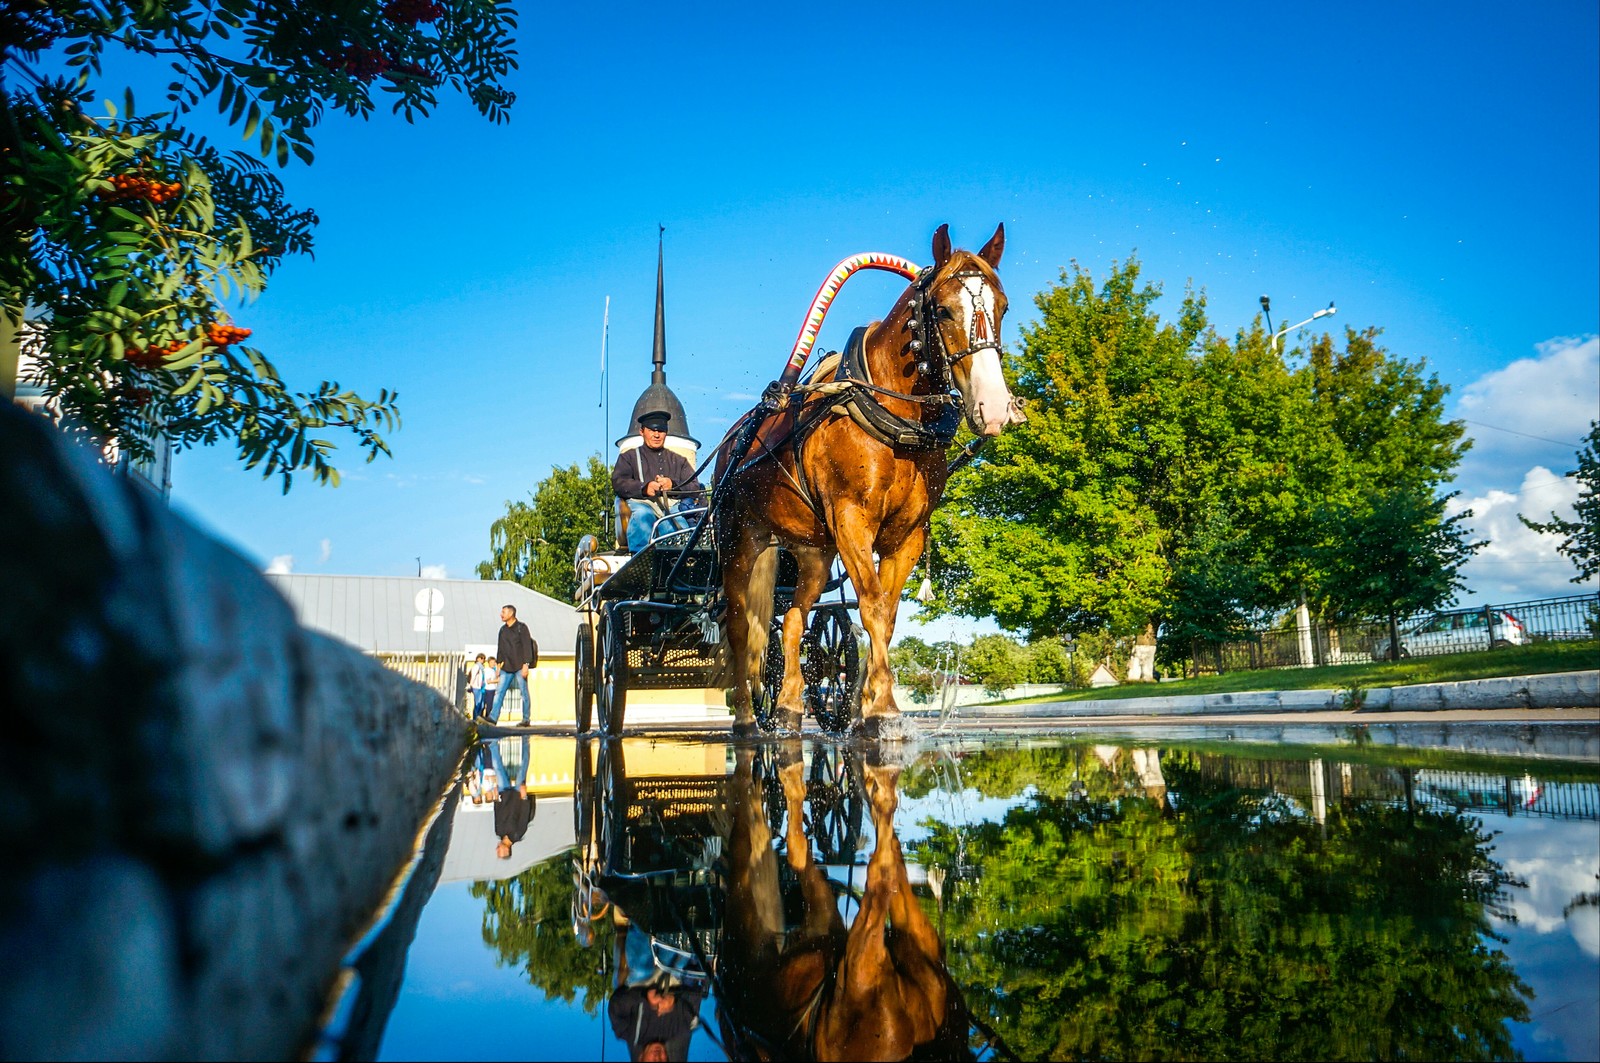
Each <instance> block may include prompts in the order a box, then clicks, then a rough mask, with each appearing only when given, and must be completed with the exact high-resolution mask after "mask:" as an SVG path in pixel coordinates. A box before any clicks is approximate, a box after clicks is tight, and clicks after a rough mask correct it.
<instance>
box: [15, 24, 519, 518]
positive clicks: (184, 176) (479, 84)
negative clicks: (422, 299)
mask: <svg viewBox="0 0 1600 1063" xmlns="http://www.w3.org/2000/svg"><path fill="white" fill-rule="evenodd" d="M513 28H514V19H513V17H512V14H511V12H510V9H509V7H508V6H506V5H504V4H500V3H495V2H493V0H437V2H435V0H388V2H379V0H357V2H349V3H343V2H331V0H318V2H311V3H304V2H290V0H172V2H163V3H156V2H154V0H100V2H97V3H92V4H87V3H84V4H80V3H58V4H45V3H40V4H36V5H16V4H11V5H6V6H5V8H4V11H3V13H0V31H3V32H0V70H3V71H4V77H5V91H4V92H3V93H0V185H3V189H4V191H3V192H0V196H3V199H0V224H3V229H0V304H3V309H4V319H3V320H0V328H3V329H4V330H5V331H6V333H7V336H8V337H11V336H21V337H23V338H24V340H25V342H26V344H27V347H28V353H29V354H30V355H32V356H33V357H34V358H35V359H36V369H35V375H36V377H37V380H38V383H39V384H40V385H41V386H42V387H43V389H44V390H45V392H46V394H47V395H48V396H49V397H50V398H51V399H52V400H53V401H54V402H55V404H56V405H57V406H58V408H59V410H60V411H61V413H62V415H63V417H64V418H65V419H66V420H67V421H69V422H70V423H72V424H73V425H75V426H77V427H79V428H81V429H83V430H85V431H87V432H89V433H90V434H91V435H92V436H94V437H95V438H97V439H99V440H101V441H104V442H106V443H112V444H115V445H116V447H117V448H118V449H119V450H120V451H122V452H124V453H126V454H128V455H129V456H131V457H133V458H135V459H138V458H142V457H146V456H148V454H149V453H150V450H151V445H152V441H153V439H154V438H155V437H156V436H157V435H165V436H166V437H167V438H168V439H170V440H171V441H172V442H173V443H174V444H176V445H177V446H178V447H180V448H181V447H186V446H192V445H196V444H202V443H214V442H217V441H219V440H223V439H228V440H232V441H233V442H234V443H235V445H236V446H237V447H238V450H239V454H240V457H241V459H242V460H243V461H244V463H245V465H246V467H249V468H258V467H259V468H260V469H261V471H262V474H263V475H264V476H268V477H270V476H274V475H276V476H279V477H281V479H282V482H283V486H284V489H285V490H287V489H288V488H289V485H290V483H291V480H292V475H293V473H294V472H296V471H298V470H301V469H309V470H310V472H311V475H312V476H313V477H314V479H316V480H317V481H319V482H325V483H330V484H336V483H337V482H338V472H337V470H336V469H335V468H334V466H333V464H332V461H331V455H332V451H333V449H334V443H333V442H332V440H331V439H329V438H328V437H327V433H328V432H329V431H330V430H332V431H338V430H342V431H345V432H347V433H349V434H351V435H353V436H354V439H355V441H356V444H357V445H358V446H359V447H360V448H361V450H363V451H364V452H365V453H366V455H367V460H369V461H371V460H372V459H373V458H375V457H376V456H377V455H378V454H380V453H382V454H386V453H388V445H387V443H386V442H385V440H384V438H383V435H382V434H380V433H381V432H388V431H392V430H393V429H394V428H395V426H396V425H397V424H398V414H397V408H396V404H395V400H396V396H395V395H394V394H392V393H390V392H389V391H387V390H385V391H381V392H380V393H379V394H378V396H377V398H376V399H365V398H362V397H361V396H360V395H357V394H356V393H355V392H352V391H349V390H346V389H344V388H341V387H340V386H339V385H338V384H337V383H335V382H330V381H323V382H322V383H320V384H319V385H318V386H317V387H315V388H313V389H311V390H309V391H294V390H292V389H290V388H289V387H288V386H287V385H285V384H284V382H283V381H282V380H281V378H280V377H279V374H278V372H277V370H276V369H275V368H274V367H273V365H272V363H271V361H270V360H269V359H268V358H267V357H266V355H264V354H263V353H262V352H261V351H259V350H257V349H255V348H253V347H250V346H247V345H245V343H244V342H243V341H244V340H245V339H246V338H247V337H248V336H249V335H250V330H249V329H247V328H243V327H241V326H238V325H235V324H233V322H232V318H231V315H230V313H229V307H230V306H233V307H237V306H239V305H240V304H242V303H244V302H248V301H249V300H251V299H253V298H254V297H255V296H257V295H258V294H260V292H261V291H262V290H263V289H264V288H265V287H266V284H267V281H268V279H269V277H270V275H271V274H272V272H273V270H274V269H275V268H276V267H277V266H278V265H279V264H280V263H281V262H282V261H283V259H284V258H285V257H286V256H290V255H298V254H307V253H309V252H310V251H311V247H312V230H313V228H314V227H315V225H316V216H315V214H313V213H312V212H311V211H309V210H296V209H295V208H293V207H292V206H290V205H289V204H288V202H287V201H286V200H285V198H284V190H283V186H282V183H281V182H280V181H279V180H278V179H277V178H276V177H274V176H273V175H272V174H271V173H270V172H269V171H268V169H267V168H266V166H264V165H263V164H262V162H261V161H259V159H257V158H253V157H252V156H251V155H249V154H246V153H244V152H239V151H224V150H221V149H218V148H217V147H215V146H214V145H212V144H211V143H210V142H209V141H208V140H207V139H206V138H205V137H203V136H200V135H198V134H197V133H195V132H193V131H192V130H191V128H189V126H192V125H194V124H195V123H196V122H197V121H201V120H202V119H201V116H199V115H197V114H196V113H195V112H196V111H197V109H199V108H202V107H206V106H214V107H215V108H216V109H217V110H218V112H219V113H220V117H221V121H222V122H223V123H224V124H225V125H226V126H231V127H233V128H236V129H238V130H240V131H241V132H242V134H243V135H244V137H245V139H247V140H249V141H251V143H252V144H253V145H254V146H255V148H256V150H257V151H258V153H259V155H260V157H261V158H262V159H266V160H269V161H275V162H276V163H277V164H278V165H280V166H281V165H285V164H287V163H288V161H289V159H290V158H291V157H296V158H299V159H300V160H302V161H304V162H308V163H309V162H310V161H312V152H313V143H312V132H313V130H314V129H315V127H316V126H317V125H318V123H319V122H320V121H321V120H322V118H323V116H324V115H325V113H326V112H328V111H330V110H333V111H340V112H343V113H345V114H348V115H353V116H366V115H369V114H370V113H371V112H372V111H373V109H374V107H375V106H376V102H377V98H376V97H375V95H374V94H375V92H382V93H385V94H388V95H389V96H390V98H392V101H393V103H392V108H393V110H394V111H395V112H396V113H399V114H402V115H403V116H404V117H405V118H406V119H407V120H408V121H409V120H412V119H414V118H416V117H419V116H423V115H426V114H428V113H429V112H430V111H431V109H432V108H433V107H434V106H435V105H436V104H437V102H438V97H439V93H440V91H441V90H452V91H459V92H462V93H464V94H465V95H466V96H467V97H468V98H469V99H470V100H471V101H472V103H473V104H474V106H476V107H477V109H478V110H479V111H480V112H482V113H483V114H484V115H486V116H487V117H488V118H490V119H491V120H493V121H501V120H504V118H505V117H506V108H507V107H508V106H509V105H510V103H511V101H512V96H511V94H510V93H509V92H508V91H507V90H506V89H505V88H503V87H502V86H501V85H500V83H499V79H500V78H502V77H504V76H505V75H506V74H507V73H508V72H509V71H510V70H511V69H512V67H513V66H514V58H513V52H512V50H511V46H510V45H511V42H510V38H509V34H510V31H511V30H512V29H513ZM108 58H115V59H117V60H118V61H119V67H120V66H124V65H129V64H131V65H132V66H133V67H137V66H138V65H139V64H140V63H141V62H143V63H144V64H145V65H146V67H147V68H149V69H155V68H157V67H159V66H163V65H170V68H171V71H172V78H173V80H172V81H171V82H170V83H169V84H168V85H167V87H166V89H165V92H164V94H163V95H164V99H163V102H162V108H163V109H162V110H159V111H155V112H151V113H144V114H141V113H139V112H138V111H137V110H136V109H135V105H134V100H133V94H132V92H131V91H121V92H119V91H115V90H112V91H111V92H110V95H111V96H115V97H116V99H117V100H118V101H119V102H118V103H111V102H110V101H109V100H106V102H105V103H104V104H102V103H101V102H100V101H101V100H104V99H106V96H107V92H106V90H105V89H104V88H103V87H102V86H101V85H100V84H99V83H98V82H99V79H100V78H101V77H102V69H103V67H102V64H103V63H104V61H105V60H107V59H108ZM44 64H50V65H52V66H55V67H57V68H60V67H62V66H64V72H63V73H49V72H46V71H44V70H43V69H42V68H43V66H44ZM146 72H147V73H148V70H147V71H146ZM24 312H26V313H27V315H28V317H29V328H28V329H27V330H26V332H25V333H24V332H23V331H22V322H23V315H24Z"/></svg>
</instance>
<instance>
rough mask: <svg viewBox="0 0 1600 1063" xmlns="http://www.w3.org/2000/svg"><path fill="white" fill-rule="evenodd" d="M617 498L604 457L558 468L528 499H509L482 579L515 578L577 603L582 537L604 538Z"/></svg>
mask: <svg viewBox="0 0 1600 1063" xmlns="http://www.w3.org/2000/svg"><path fill="white" fill-rule="evenodd" d="M611 502H612V494H611V471H610V470H609V469H607V468H606V467H605V465H604V463H602V462H601V460H600V457H599V455H590V457H589V460H588V470H587V471H583V470H581V469H579V467H578V466H577V465H575V464H574V465H566V466H560V465H557V466H553V467H552V468H551V469H550V475H549V476H546V477H545V478H544V479H543V480H540V481H539V483H538V485H537V486H536V487H534V489H533V492H532V494H531V495H530V496H529V500H528V501H527V502H507V503H506V512H505V515H504V516H502V517H500V519H498V520H496V521H495V522H494V523H493V524H491V525H490V526H489V560H487V561H483V562H480V563H479V564H478V578H479V579H504V580H511V581H512V582H514V583H520V584H522V585H523V586H524V587H531V588H533V589H534V590H536V591H538V592H540V593H541V594H548V595H549V596H550V597H552V598H554V599H556V600H557V601H562V602H570V601H572V595H573V592H575V591H576V590H577V588H578V584H577V576H576V575H575V573H574V572H573V568H572V558H573V555H574V554H576V553H577V550H578V540H580V539H582V538H583V537H584V536H585V535H593V536H595V538H596V539H602V538H603V537H604V535H605V527H606V514H607V512H608V511H609V510H610V507H611Z"/></svg>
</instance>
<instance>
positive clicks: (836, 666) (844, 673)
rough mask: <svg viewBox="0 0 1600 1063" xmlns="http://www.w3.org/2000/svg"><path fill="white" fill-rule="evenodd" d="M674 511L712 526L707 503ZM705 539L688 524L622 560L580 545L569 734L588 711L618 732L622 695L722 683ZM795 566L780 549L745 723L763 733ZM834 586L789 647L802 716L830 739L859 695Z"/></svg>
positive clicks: (711, 564)
mask: <svg viewBox="0 0 1600 1063" xmlns="http://www.w3.org/2000/svg"><path fill="white" fill-rule="evenodd" d="M683 516H684V517H685V518H686V519H690V520H692V521H694V522H696V523H698V522H701V521H707V520H714V519H715V518H714V517H713V516H712V515H711V513H710V507H709V506H707V507H703V508H700V509H694V510H689V511H687V512H685V513H684V514H683ZM663 523H665V522H663ZM714 543H715V538H714V535H713V534H712V529H710V528H702V529H701V530H700V533H699V534H698V535H697V534H696V530H695V528H676V529H673V530H669V531H667V532H665V533H664V534H661V535H658V536H656V537H654V538H652V539H651V541H650V543H649V545H648V546H646V547H645V548H644V549H643V550H641V551H639V552H638V553H637V554H633V555H631V556H630V555H627V554H619V553H601V552H599V551H598V550H597V548H596V546H597V544H596V541H595V539H594V537H593V536H585V537H584V539H583V540H582V541H581V542H580V543H579V545H578V552H577V556H576V558H575V559H574V565H575V567H576V572H577V577H578V592H577V607H578V612H579V622H578V636H577V645H576V646H575V653H574V668H575V673H576V674H575V681H574V688H575V699H576V723H577V729H578V732H579V733H580V734H582V733H585V732H587V731H588V730H589V729H590V728H591V727H592V726H593V725H594V723H595V722H596V720H595V716H596V710H598V716H599V719H598V723H599V725H600V730H601V732H602V733H604V734H606V735H608V736H614V735H618V734H620V733H621V732H622V727H623V723H624V721H625V719H626V714H627V701H628V692H629V691H630V690H681V689H689V688H697V687H727V686H728V685H729V680H728V676H729V673H730V668H729V661H728V650H727V644H726V640H725V639H724V638H723V637H722V631H723V621H722V617H721V613H720V605H721V589H722V585H721V572H720V568H719V564H718V557H717V551H716V548H715V545H714ZM796 567H797V566H796V564H795V560H794V556H793V555H792V554H791V553H789V552H788V551H787V550H784V551H781V552H780V554H779V560H778V579H777V584H776V586H775V587H774V590H773V610H772V616H773V619H772V621H771V627H772V632H771V634H770V636H769V638H768V641H767V652H766V655H765V659H764V672H763V676H762V683H761V687H760V690H759V692H758V693H757V695H756V698H755V711H756V717H757V719H758V721H759V722H760V723H761V725H762V727H763V728H764V729H767V730H772V729H774V728H775V727H776V726H777V722H778V720H777V696H778V690H779V688H780V686H781V685H782V683H783V672H784V660H783V639H782V624H783V615H784V613H785V612H786V611H787V610H788V608H789V603H790V601H791V600H792V598H793V594H794V583H795V572H796ZM844 582H845V581H844V576H843V575H842V574H839V575H836V576H834V577H833V579H831V580H830V581H829V583H828V585H827V591H828V593H830V594H832V595H834V596H835V597H834V598H833V599H832V600H829V601H825V602H823V603H821V604H819V605H818V606H817V607H816V608H815V609H813V610H812V611H811V617H810V623H809V625H808V627H807V629H806V632H805V635H804V636H803V637H802V638H801V643H800V670H801V675H802V676H803V678H804V682H805V703H806V711H807V713H808V714H809V715H811V716H812V717H814V718H815V719H816V721H817V723H818V725H819V726H820V727H822V729H823V730H825V731H829V732H832V733H838V732H842V731H844V730H845V729H846V728H848V727H849V726H850V722H851V719H852V717H853V714H854V712H855V708H856V705H857V702H858V700H859V697H860V693H861V658H862V654H861V647H860V632H859V630H858V629H857V628H856V626H855V625H854V624H853V623H852V621H851V617H850V610H851V609H853V608H856V606H857V603H856V602H855V601H854V600H852V599H849V598H846V597H845V595H844Z"/></svg>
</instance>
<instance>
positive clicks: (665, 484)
mask: <svg viewBox="0 0 1600 1063" xmlns="http://www.w3.org/2000/svg"><path fill="white" fill-rule="evenodd" d="M660 480H661V490H663V491H670V490H672V481H671V480H669V479H667V478H666V477H665V476H662V477H660Z"/></svg>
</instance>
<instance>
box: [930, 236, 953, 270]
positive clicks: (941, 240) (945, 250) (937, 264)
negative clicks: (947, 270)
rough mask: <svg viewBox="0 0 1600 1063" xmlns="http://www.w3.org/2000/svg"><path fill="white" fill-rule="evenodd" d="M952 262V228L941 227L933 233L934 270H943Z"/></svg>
mask: <svg viewBox="0 0 1600 1063" xmlns="http://www.w3.org/2000/svg"><path fill="white" fill-rule="evenodd" d="M949 261H950V226H949V225H941V226H939V227H938V228H937V229H935V230H934V231H933V268H934V269H943V268H944V264H945V263H946V262H949Z"/></svg>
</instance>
